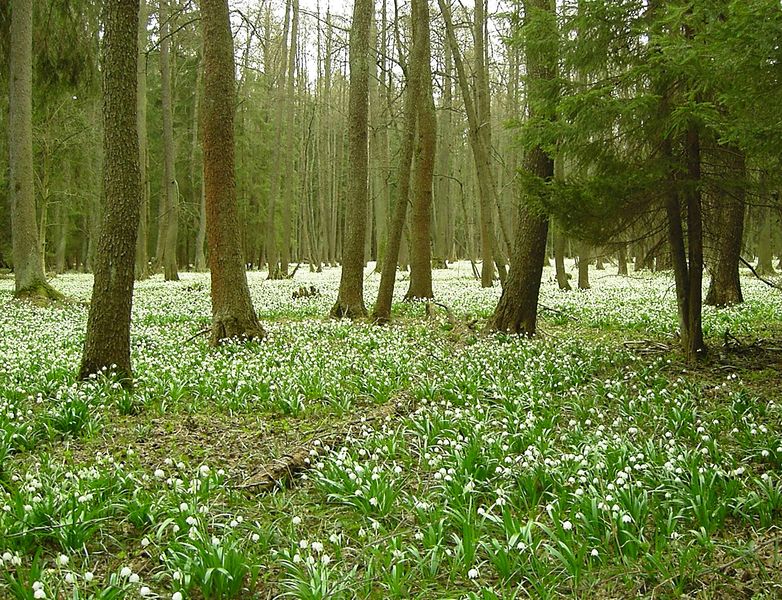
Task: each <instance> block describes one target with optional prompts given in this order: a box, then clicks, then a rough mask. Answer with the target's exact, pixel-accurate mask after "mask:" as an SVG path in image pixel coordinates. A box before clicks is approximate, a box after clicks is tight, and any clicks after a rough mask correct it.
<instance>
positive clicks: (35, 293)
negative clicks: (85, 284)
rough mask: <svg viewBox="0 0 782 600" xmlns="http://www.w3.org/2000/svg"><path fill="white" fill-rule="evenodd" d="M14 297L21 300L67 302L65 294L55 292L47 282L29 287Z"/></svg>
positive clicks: (16, 293)
mask: <svg viewBox="0 0 782 600" xmlns="http://www.w3.org/2000/svg"><path fill="white" fill-rule="evenodd" d="M14 296H15V297H16V298H18V299H20V300H51V301H54V302H62V301H63V300H65V296H64V295H63V294H61V293H60V292H58V291H57V290H55V289H54V288H53V287H52V286H50V285H49V284H48V283H46V282H45V281H40V282H37V283H33V284H32V285H28V286H27V287H24V288H22V289H21V290H18V291H17V292H15V293H14Z"/></svg>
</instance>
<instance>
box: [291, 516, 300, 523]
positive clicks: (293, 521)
mask: <svg viewBox="0 0 782 600" xmlns="http://www.w3.org/2000/svg"><path fill="white" fill-rule="evenodd" d="M291 523H293V524H294V525H301V517H299V516H296V517H293V518H292V519H291Z"/></svg>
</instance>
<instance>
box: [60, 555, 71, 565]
mask: <svg viewBox="0 0 782 600" xmlns="http://www.w3.org/2000/svg"><path fill="white" fill-rule="evenodd" d="M69 560H70V559H69V558H68V557H67V556H65V555H64V554H60V556H58V557H57V564H58V565H60V566H61V567H64V566H65V565H67V564H68V561H69Z"/></svg>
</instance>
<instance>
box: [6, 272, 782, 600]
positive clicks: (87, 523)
mask: <svg viewBox="0 0 782 600" xmlns="http://www.w3.org/2000/svg"><path fill="white" fill-rule="evenodd" d="M609 269H611V270H606V271H592V272H591V278H592V289H591V290H587V291H583V292H581V291H571V292H560V291H559V290H557V289H556V285H555V283H554V282H553V281H552V279H553V278H552V273H551V271H550V269H546V272H545V273H544V285H543V288H542V296H541V302H542V307H541V319H542V321H541V327H540V329H541V335H540V336H539V337H538V338H536V339H534V340H526V339H518V338H515V337H509V336H504V335H494V334H491V335H489V334H485V333H484V332H482V326H483V324H484V323H485V320H486V318H487V317H488V316H489V315H490V314H491V312H492V310H493V307H494V304H495V303H496V300H497V298H498V297H499V292H500V290H499V288H498V287H495V288H492V289H481V288H480V285H479V282H477V281H475V280H474V279H473V277H472V273H471V268H470V266H469V264H464V263H459V264H457V265H454V266H453V267H452V268H450V269H448V270H444V271H436V272H435V294H436V295H437V300H438V302H440V303H442V304H444V305H446V306H447V307H448V311H446V310H444V309H443V308H441V307H434V308H433V310H428V311H427V309H426V306H425V305H424V304H422V303H402V302H401V301H400V302H397V303H396V304H395V305H394V317H395V319H394V322H393V324H392V325H390V326H387V327H378V326H373V325H371V324H368V323H350V322H343V321H333V320H329V319H327V318H325V317H324V315H326V314H327V313H328V309H329V308H330V306H331V304H332V303H333V302H334V299H335V297H336V290H337V287H338V283H339V270H338V269H326V270H325V272H324V273H322V274H310V273H307V272H304V270H303V269H301V270H299V272H298V273H297V275H296V277H295V279H294V280H286V281H265V277H264V273H250V274H249V279H250V287H251V292H252V294H253V298H254V302H255V305H256V307H257V308H258V310H259V315H260V317H261V319H262V321H263V324H264V327H265V328H266V329H267V331H268V333H269V335H268V338H267V339H265V340H264V341H262V342H259V343H249V344H242V345H236V344H230V345H227V346H225V347H222V348H220V349H218V350H214V349H211V348H209V347H208V346H207V339H206V338H205V337H204V336H202V335H198V333H199V332H200V331H202V330H203V329H204V328H205V327H207V326H208V324H209V317H210V305H209V278H208V276H207V275H205V274H192V273H183V274H182V275H181V276H182V280H181V281H180V282H176V283H164V282H163V281H162V280H160V279H159V278H157V277H156V278H153V279H151V280H149V281H145V282H141V283H139V284H138V285H137V288H136V295H135V299H134V312H133V330H132V344H133V363H134V369H135V376H136V386H135V389H134V390H133V391H132V392H128V391H125V390H123V389H122V388H121V387H120V386H119V385H117V384H116V383H114V382H113V381H112V380H111V378H110V377H102V378H98V379H97V380H95V381H92V382H89V383H78V382H77V381H76V380H75V374H76V370H77V366H78V361H79V357H80V352H81V345H82V341H83V335H84V330H85V323H86V315H87V307H86V302H87V301H88V299H89V294H90V292H91V285H92V279H91V277H89V276H85V275H76V274H73V275H64V276H59V277H57V278H56V279H55V280H54V281H53V283H54V285H55V286H56V287H57V288H58V289H59V290H60V291H62V292H64V293H65V294H66V295H67V296H68V297H69V298H71V299H73V301H72V302H69V303H67V304H65V305H62V306H50V307H38V306H33V305H31V304H29V303H25V302H17V301H14V300H12V297H11V291H12V285H13V281H12V279H11V278H9V277H4V278H0V332H2V334H0V598H23V599H28V598H30V599H32V598H69V599H83V598H102V599H110V598H132V597H140V596H146V597H150V598H167V599H168V598H174V599H177V598H242V599H245V598H273V597H279V596H283V597H289V598H301V599H313V600H314V599H320V598H324V599H325V598H470V599H476V600H478V599H481V600H490V599H495V598H497V599H499V598H507V599H512V598H559V597H564V598H631V597H632V598H635V597H644V598H674V597H684V598H733V599H737V598H755V599H763V598H779V597H782V568H780V567H782V479H781V478H780V476H781V475H782V293H780V292H779V291H777V290H773V289H771V288H768V287H767V286H765V285H764V284H762V283H761V282H759V281H757V280H755V279H752V278H751V277H749V276H746V277H745V278H744V279H743V284H744V292H745V297H746V299H747V301H746V302H745V303H744V304H743V305H741V306H737V307H733V308H729V309H723V310H716V309H713V308H710V307H707V308H706V309H705V314H704V328H705V332H706V336H707V340H708V343H709V346H710V353H709V355H708V357H707V358H706V359H704V360H703V361H702V363H701V364H699V365H697V366H696V367H690V366H688V365H686V364H684V363H683V362H682V359H681V355H680V354H679V353H678V352H677V350H676V340H675V339H674V338H673V337H672V333H673V332H674V331H675V329H676V315H675V305H674V302H675V298H674V291H673V283H672V277H671V276H670V274H653V273H636V274H631V276H629V277H618V276H616V275H614V273H615V270H614V268H613V267H609ZM399 277H400V281H399V282H398V284H397V299H398V300H401V297H402V296H403V294H404V292H405V290H406V287H407V283H406V281H405V280H406V278H407V276H406V274H404V273H400V275H399ZM378 279H379V276H378V275H376V274H370V273H369V271H368V272H367V277H366V286H365V287H366V299H367V303H368V304H369V303H370V302H371V301H372V300H373V299H374V296H375V293H376V289H377V285H378ZM310 285H312V286H315V287H316V288H317V289H318V291H319V293H318V294H317V295H316V296H314V297H311V298H306V299H293V298H292V295H293V292H294V291H296V290H297V289H298V288H299V287H300V286H310ZM430 308H432V307H430ZM429 313H431V314H429ZM427 314H428V316H427ZM278 484H279V485H278Z"/></svg>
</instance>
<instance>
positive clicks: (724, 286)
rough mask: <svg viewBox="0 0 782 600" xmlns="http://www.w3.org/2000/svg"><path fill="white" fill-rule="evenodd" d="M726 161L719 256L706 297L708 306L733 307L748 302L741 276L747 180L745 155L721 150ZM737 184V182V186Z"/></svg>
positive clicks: (719, 207) (717, 238)
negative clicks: (745, 186)
mask: <svg viewBox="0 0 782 600" xmlns="http://www.w3.org/2000/svg"><path fill="white" fill-rule="evenodd" d="M720 153H721V154H723V155H724V156H725V158H726V160H725V162H726V171H727V178H726V179H727V180H728V182H730V183H725V184H723V187H722V189H721V190H720V192H719V196H718V198H717V211H718V217H717V218H718V219H719V227H718V231H717V235H716V236H715V241H716V245H717V248H716V250H717V256H716V261H715V263H714V266H713V268H712V269H711V283H710V285H709V291H708V293H707V294H706V304H709V305H711V306H730V305H732V304H740V303H742V302H743V301H744V297H743V295H742V293H741V278H740V277H739V259H740V258H741V240H742V235H743V233H744V208H745V196H746V191H745V188H744V186H743V185H742V182H744V181H745V180H746V164H745V160H744V154H743V153H742V152H741V150H740V149H739V148H735V147H728V148H724V149H721V151H720ZM734 182H735V183H734Z"/></svg>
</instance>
